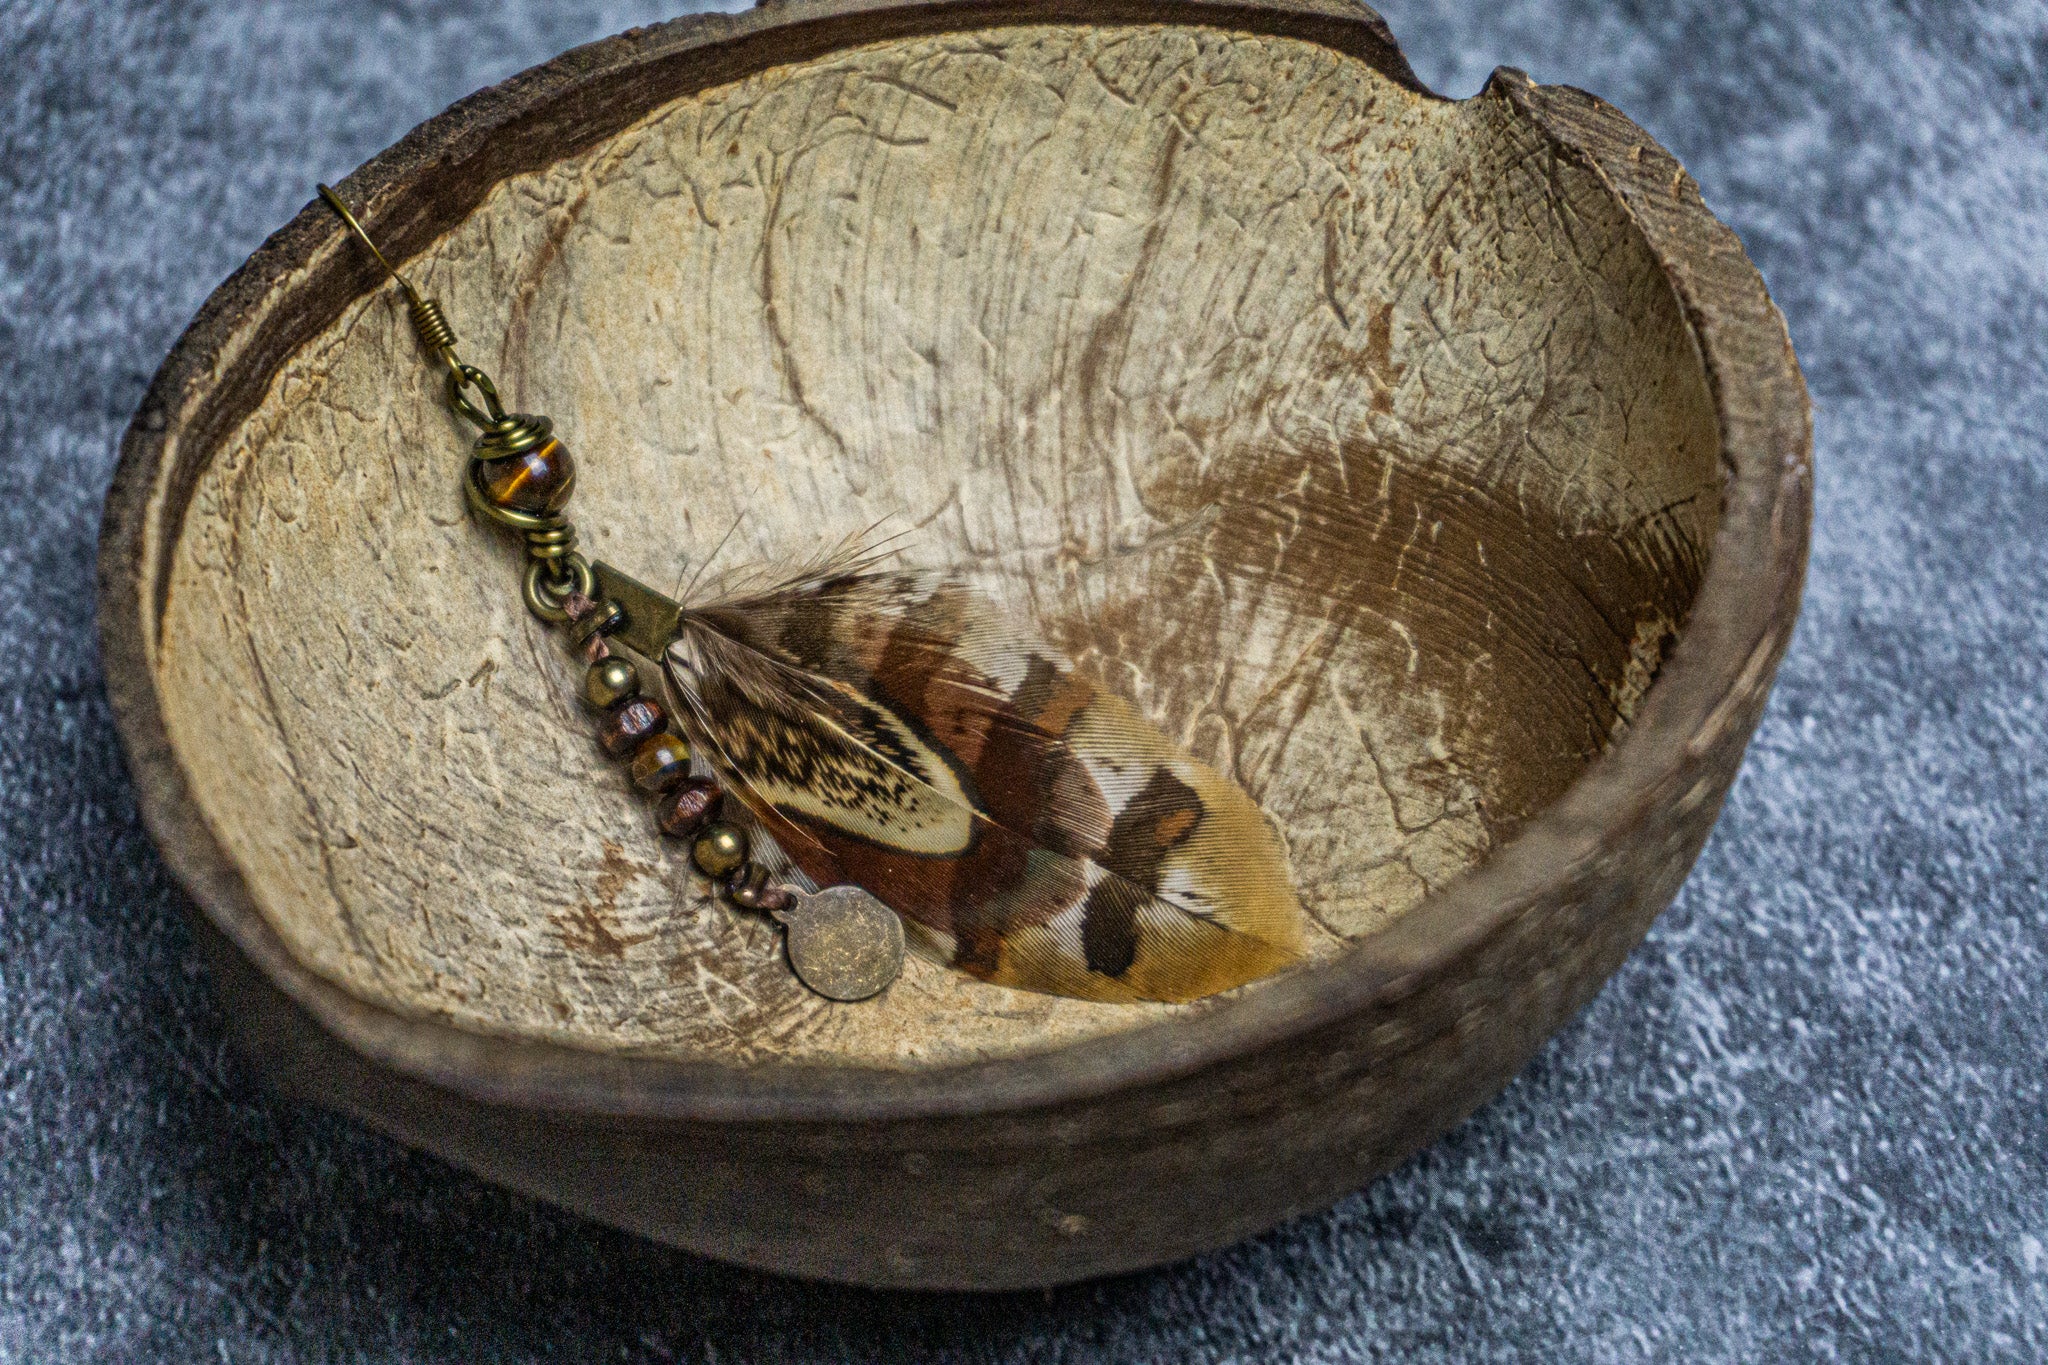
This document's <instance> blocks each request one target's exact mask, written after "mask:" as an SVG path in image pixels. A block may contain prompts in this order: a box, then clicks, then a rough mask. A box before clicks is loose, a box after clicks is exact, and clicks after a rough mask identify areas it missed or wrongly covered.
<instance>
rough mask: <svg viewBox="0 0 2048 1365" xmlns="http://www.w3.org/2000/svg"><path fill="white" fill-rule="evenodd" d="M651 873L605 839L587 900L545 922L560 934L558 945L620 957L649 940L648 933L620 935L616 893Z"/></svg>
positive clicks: (571, 950)
mask: <svg viewBox="0 0 2048 1365" xmlns="http://www.w3.org/2000/svg"><path fill="white" fill-rule="evenodd" d="M655 870H656V869H655V868H654V867H653V866H652V865H651V864H648V863H642V862H635V861H634V860H633V859H631V858H628V857H627V856H626V850H625V848H624V847H623V846H621V845H619V844H616V843H613V842H612V841H611V840H609V839H607V840H605V842H604V851H603V855H602V857H601V858H600V859H599V861H598V867H597V872H596V874H595V875H593V876H592V877H591V879H590V897H589V898H588V899H585V900H579V901H577V902H576V904H575V905H574V906H573V907H571V908H570V909H568V910H563V911H559V912H557V913H555V914H551V915H549V916H548V923H550V924H552V925H554V926H555V931H556V932H557V933H559V934H560V935H561V938H562V946H563V947H564V948H567V949H568V950H569V951H570V952H572V953H582V954H585V955H587V956H590V957H608V958H622V957H624V956H625V955H626V949H628V948H630V947H632V946H633V945H634V944H636V943H645V942H647V941H648V940H649V939H652V938H653V937H654V936H655V935H654V933H653V931H651V930H650V931H649V932H647V933H644V934H627V933H621V932H620V930H619V925H618V911H619V893H620V892H622V891H624V890H625V889H626V887H627V886H628V885H630V884H631V883H632V882H633V881H635V880H637V879H638V878H641V877H647V876H652V875H654V873H655Z"/></svg>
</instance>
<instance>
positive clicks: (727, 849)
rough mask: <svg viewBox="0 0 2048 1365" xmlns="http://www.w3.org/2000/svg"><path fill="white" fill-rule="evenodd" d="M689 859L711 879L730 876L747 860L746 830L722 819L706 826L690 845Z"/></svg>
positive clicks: (718, 879)
mask: <svg viewBox="0 0 2048 1365" xmlns="http://www.w3.org/2000/svg"><path fill="white" fill-rule="evenodd" d="M690 860H691V861H692V862H694V863H696V864H697V870H698V871H699V872H702V873H703V874H704V875H705V876H707V877H709V878H711V879H712V880H713V881H721V880H723V879H724V878H726V877H730V876H731V875H732V874H733V873H735V872H737V871H738V870H739V867H740V864H742V863H744V862H745V861H746V860H747V836H746V832H745V831H743V830H741V829H740V828H738V827H737V826H735V825H728V824H725V823H724V822H723V821H721V822H719V823H718V824H715V825H711V826H708V827H707V828H706V829H705V831H704V832H703V833H702V834H700V835H698V836H697V842H696V843H694V844H692V845H691V846H690Z"/></svg>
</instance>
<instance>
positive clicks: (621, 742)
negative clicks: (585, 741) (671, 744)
mask: <svg viewBox="0 0 2048 1365" xmlns="http://www.w3.org/2000/svg"><path fill="white" fill-rule="evenodd" d="M667 728H668V712H666V711H664V710H662V709H661V703H660V702H657V701H649V700H648V699H647V698H645V697H636V698H634V699H633V700H632V701H623V702H620V703H619V704H618V705H617V706H614V707H613V708H612V709H611V710H609V711H607V712H605V713H604V719H603V720H601V721H599V722H598V723H597V742H598V743H599V744H602V745H603V746H604V751H605V752H606V753H608V754H610V755H611V756H612V757H613V758H630V757H632V756H633V754H635V753H636V752H638V751H639V748H640V746H641V745H643V744H645V743H646V742H647V741H648V740H650V739H652V738H654V737H655V736H656V735H658V734H660V733H661V732H662V731H663V730H665V729H667Z"/></svg>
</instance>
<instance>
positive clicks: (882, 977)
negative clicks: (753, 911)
mask: <svg viewBox="0 0 2048 1365" xmlns="http://www.w3.org/2000/svg"><path fill="white" fill-rule="evenodd" d="M775 918H777V919H778V920H781V921H782V923H783V924H784V925H785V926H786V927H787V929H788V934H787V936H786V947H787V950H788V952H789V965H790V968H791V970H793V971H794V972H795V973H796V974H797V979H798V980H800V981H802V982H803V983H804V984H805V985H806V986H808V987H810V988H811V989H812V990H814V991H816V992H817V993H818V994H819V995H822V996H824V997H825V998H826V999H828V1000H865V999H867V998H868V997H869V996H872V995H878V994H880V993H881V991H882V989H883V988H884V987H885V986H887V985H888V984H889V983H890V982H891V981H894V980H895V979H896V978H897V976H898V975H899V974H901V973H902V971H903V921H902V920H900V919H898V918H897V917H896V912H895V911H894V910H891V909H890V908H889V907H888V906H886V905H884V904H882V903H881V902H880V901H878V900H876V899H875V898H874V897H873V896H871V895H869V894H868V893H867V892H865V891H863V890H861V889H860V888H859V887H857V886H828V887H826V888H825V889H824V890H823V891H819V892H816V893H815V894H810V895H799V896H798V897H797V898H796V901H795V903H794V904H792V905H791V906H790V907H789V908H788V909H786V910H781V911H777V912H776V915H775Z"/></svg>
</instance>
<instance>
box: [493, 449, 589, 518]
mask: <svg viewBox="0 0 2048 1365" xmlns="http://www.w3.org/2000/svg"><path fill="white" fill-rule="evenodd" d="M470 477H471V478H473V479H475V480H476V488H477V492H479V493H481V494H483V496H484V501H485V502H487V503H489V504H490V505H491V506H493V507H503V508H507V509H509V510H511V511H514V512H527V513H530V514H532V515H534V516H550V515H552V514H554V513H556V512H559V511H561V510H562V509H563V508H564V507H566V506H568V503H569V495H570V494H571V493H572V492H574V491H575V489H576V462H575V461H574V460H572V459H570V458H569V447H567V446H565V445H563V444H562V443H561V442H560V441H558V440H556V439H555V438H554V437H552V436H550V437H548V439H547V440H545V441H542V442H541V443H540V444H539V445H537V446H535V447H534V448H533V449H531V450H522V451H520V452H519V453H518V454H517V455H500V456H498V457H497V458H496V459H494V460H478V461H476V462H475V463H473V464H472V465H470Z"/></svg>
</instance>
